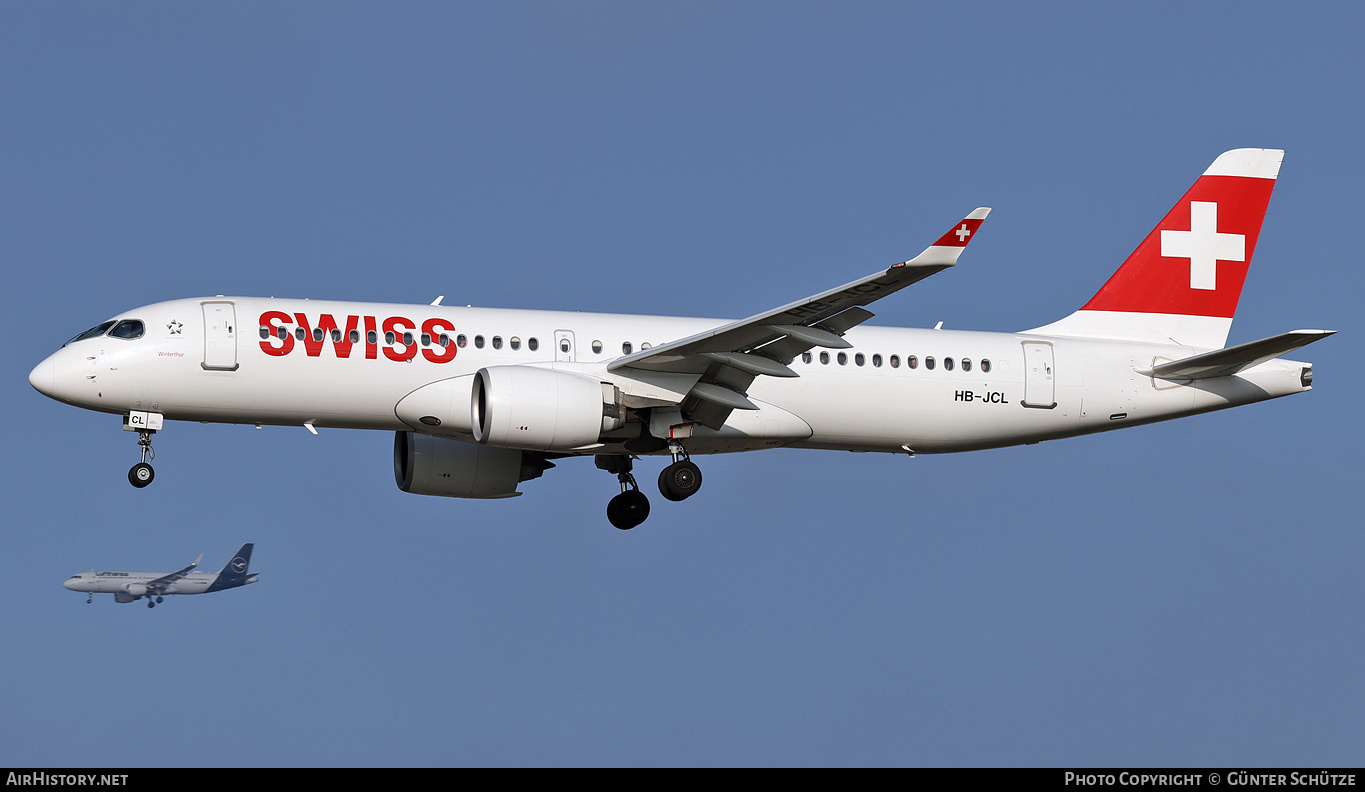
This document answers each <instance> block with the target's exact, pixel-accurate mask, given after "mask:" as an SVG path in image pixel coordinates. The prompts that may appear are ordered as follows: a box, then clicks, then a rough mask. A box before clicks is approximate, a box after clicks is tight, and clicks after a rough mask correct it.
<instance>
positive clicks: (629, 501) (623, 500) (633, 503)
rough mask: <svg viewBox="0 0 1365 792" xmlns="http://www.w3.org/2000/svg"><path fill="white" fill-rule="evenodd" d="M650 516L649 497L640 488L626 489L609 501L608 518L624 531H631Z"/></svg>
mask: <svg viewBox="0 0 1365 792" xmlns="http://www.w3.org/2000/svg"><path fill="white" fill-rule="evenodd" d="M648 516H649V498H646V497H645V494H644V493H643V492H641V491H639V490H626V491H625V492H623V493H621V494H620V495H617V496H616V497H614V498H612V499H611V500H610V501H609V502H608V503H607V519H608V520H609V521H610V522H611V524H612V525H614V526H615V527H617V528H619V529H621V530H622V531H629V530H630V529H631V528H634V527H635V526H637V525H639V524H640V523H642V522H644V521H645V518H646V517H648Z"/></svg>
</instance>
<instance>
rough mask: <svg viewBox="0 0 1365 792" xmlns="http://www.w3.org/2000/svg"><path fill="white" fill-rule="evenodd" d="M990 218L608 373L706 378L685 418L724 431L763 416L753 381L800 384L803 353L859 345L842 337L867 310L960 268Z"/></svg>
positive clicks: (613, 366)
mask: <svg viewBox="0 0 1365 792" xmlns="http://www.w3.org/2000/svg"><path fill="white" fill-rule="evenodd" d="M990 211H991V210H990V209H989V208H986V207H981V208H979V209H976V210H975V211H973V212H972V213H971V214H969V215H967V216H966V217H965V218H963V219H962V221H961V222H959V223H957V224H955V225H954V226H953V228H952V230H950V231H949V232H948V233H946V234H944V235H943V236H942V237H940V238H939V240H938V241H937V242H935V243H934V244H932V245H930V246H929V247H928V248H925V250H924V252H923V253H920V254H919V255H918V256H916V257H914V258H912V259H910V260H909V261H903V262H901V263H899V264H894V265H892V266H891V267H890V268H889V269H887V270H886V271H884V272H876V273H873V274H872V275H869V276H867V277H865V278H862V279H860V280H856V281H853V282H852V283H847V284H844V285H843V286H840V287H838V288H836V289H830V290H829V291H826V292H821V293H820V294H816V295H814V296H812V297H807V298H806V299H804V300H797V301H796V302H794V303H790V304H788V305H784V306H782V307H780V308H774V309H773V310H770V311H764V312H763V313H760V314H755V315H754V316H751V317H749V318H748V319H742V320H740V321H738V322H731V323H730V324H727V325H722V326H720V327H717V328H714V329H711V330H707V331H705V332H702V333H698V334H696V335H693V336H688V337H687V338H682V339H679V340H677V341H672V342H669V343H667V344H660V345H659V346H656V347H652V348H650V349H645V350H641V351H639V352H636V353H634V354H631V355H626V356H624V357H620V358H617V359H616V360H614V361H612V362H611V363H610V364H608V366H607V370H608V371H613V372H617V373H619V374H624V375H626V376H629V375H630V370H631V369H637V370H641V371H663V372H672V373H681V374H697V375H700V379H698V380H697V382H696V384H695V385H693V386H692V389H691V391H690V392H689V393H688V395H687V398H685V399H684V400H683V402H682V405H681V406H682V412H683V415H684V416H685V417H687V419H688V420H691V421H697V422H699V423H702V424H705V425H706V426H709V427H711V428H712V429H719V428H720V427H721V426H722V425H723V424H724V423H725V419H726V418H727V417H729V415H730V411H731V410H735V409H740V410H754V409H757V406H756V405H755V404H754V403H753V402H751V401H749V399H748V398H747V391H748V388H749V384H750V383H752V382H753V380H754V377H756V376H759V375H767V376H772V377H795V376H798V375H797V373H796V372H795V371H793V370H792V369H790V368H789V367H788V366H787V364H788V363H790V362H791V361H792V359H793V358H795V357H796V356H797V355H799V354H801V353H802V352H806V351H808V350H810V349H811V348H813V347H817V346H818V347H827V348H830V349H847V348H848V347H850V346H852V345H851V344H849V343H848V342H847V341H845V340H844V339H843V338H842V336H843V334H844V333H845V332H846V331H848V329H849V328H851V327H854V326H855V325H858V324H861V323H863V322H865V321H867V320H868V319H870V318H872V316H873V314H872V312H871V311H868V310H866V309H865V308H863V307H862V306H865V305H868V304H870V303H873V302H875V301H877V300H880V299H881V298H883V297H886V296H887V295H889V294H894V293H895V292H898V291H900V290H901V289H903V288H905V287H906V286H909V285H911V284H913V283H918V282H919V281H921V280H924V279H925V278H927V277H929V276H930V275H933V274H934V273H936V272H942V271H943V270H945V269H947V268H949V267H951V266H953V265H954V264H956V263H957V259H958V256H960V255H961V254H962V250H963V249H964V248H966V247H967V242H968V241H970V239H971V237H972V236H973V235H974V234H975V233H976V230H977V229H978V228H979V227H980V226H981V222H982V221H983V220H985V219H986V215H988V214H990Z"/></svg>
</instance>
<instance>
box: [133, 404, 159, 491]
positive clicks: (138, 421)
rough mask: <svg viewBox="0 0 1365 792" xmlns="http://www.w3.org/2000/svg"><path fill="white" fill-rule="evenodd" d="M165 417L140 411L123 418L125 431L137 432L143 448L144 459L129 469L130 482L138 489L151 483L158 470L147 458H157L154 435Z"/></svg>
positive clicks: (138, 442)
mask: <svg viewBox="0 0 1365 792" xmlns="http://www.w3.org/2000/svg"><path fill="white" fill-rule="evenodd" d="M163 419H164V417H163V416H162V415H161V413H154V412H138V411H133V412H130V413H128V414H127V415H126V416H124V418H123V431H125V432H137V444H138V447H139V448H141V449H142V461H141V462H139V463H137V464H136V465H133V467H132V468H131V469H130V470H129V471H128V483H129V484H132V485H133V486H134V487H137V488H138V489H142V488H143V487H145V486H147V485H148V484H151V483H152V479H153V478H155V477H156V471H154V470H152V466H151V465H149V464H147V460H148V459H156V452H155V451H153V450H152V435H154V434H156V430H158V429H160V428H161V424H162V422H163Z"/></svg>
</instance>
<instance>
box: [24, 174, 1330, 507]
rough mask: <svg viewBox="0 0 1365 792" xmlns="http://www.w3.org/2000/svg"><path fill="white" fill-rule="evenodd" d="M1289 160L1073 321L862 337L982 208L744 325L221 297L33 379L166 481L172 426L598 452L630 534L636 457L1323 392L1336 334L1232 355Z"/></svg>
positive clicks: (137, 470)
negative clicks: (249, 427) (1330, 339)
mask: <svg viewBox="0 0 1365 792" xmlns="http://www.w3.org/2000/svg"><path fill="white" fill-rule="evenodd" d="M1283 156H1284V152H1282V151H1277V150H1271V149H1238V150H1236V151H1229V152H1227V153H1225V154H1223V155H1222V156H1220V157H1218V158H1217V159H1216V160H1215V161H1214V163H1213V164H1212V165H1211V166H1209V168H1208V170H1206V171H1205V172H1204V173H1203V175H1202V176H1200V178H1199V179H1198V180H1197V181H1196V182H1195V183H1194V186H1193V187H1191V188H1190V189H1189V191H1188V192H1186V193H1185V195H1184V197H1182V198H1181V199H1180V201H1179V202H1178V203H1176V205H1175V207H1174V208H1173V209H1171V210H1170V212H1169V213H1167V214H1166V216H1165V218H1164V219H1162V221H1161V222H1160V223H1159V224H1158V225H1157V227H1156V228H1155V229H1153V230H1152V232H1151V233H1150V234H1148V235H1147V238H1146V239H1144V240H1143V241H1142V244H1140V245H1139V246H1138V248H1137V250H1135V251H1133V253H1132V255H1131V256H1129V257H1128V259H1127V260H1126V261H1124V263H1123V264H1122V266H1120V267H1119V269H1118V271H1117V272H1115V273H1114V275H1113V276H1112V277H1111V278H1110V279H1109V281H1108V282H1107V283H1105V284H1104V286H1103V287H1102V288H1101V289H1100V290H1099V292H1098V293H1097V294H1096V295H1095V296H1094V297H1093V298H1092V299H1091V300H1090V301H1089V302H1088V303H1086V304H1085V305H1084V306H1082V307H1081V308H1080V310H1078V311H1076V312H1075V313H1073V314H1071V315H1070V316H1067V317H1064V318H1062V319H1061V320H1059V321H1056V322H1052V323H1051V324H1047V325H1044V326H1041V327H1037V328H1034V329H1032V330H1025V331H1021V332H1017V333H988V332H965V331H953V330H940V329H938V328H935V329H932V330H921V329H902V328H891V327H868V326H866V325H864V322H866V321H867V320H868V319H870V318H871V317H872V315H873V314H872V313H871V312H870V311H869V310H867V306H868V305H870V304H871V303H873V302H875V301H877V300H879V299H881V298H883V297H886V296H887V295H890V294H892V293H893V292H896V291H899V290H900V289H902V288H904V287H906V286H909V285H911V284H913V283H916V282H918V281H920V280H923V279H924V278H927V277H929V276H930V275H933V274H934V273H936V272H939V271H941V270H944V269H947V268H948V267H951V266H953V265H954V264H955V263H957V259H958V256H959V255H960V254H961V253H962V251H963V249H964V248H965V247H966V245H967V243H968V242H970V241H971V239H972V237H973V236H974V235H975V234H976V232H977V230H978V229H979V228H980V226H981V223H982V221H983V220H984V219H985V217H986V215H987V213H988V212H989V211H990V210H988V209H985V208H982V209H977V210H976V211H974V212H972V213H971V214H969V215H967V216H966V217H965V218H963V219H962V220H961V221H960V222H958V223H955V224H954V225H953V227H952V228H951V229H950V230H949V231H948V232H947V233H946V234H944V235H943V236H942V237H941V238H940V239H939V240H938V241H936V242H934V244H932V245H930V246H929V247H928V248H927V249H925V251H924V252H923V253H921V254H919V255H918V256H916V257H915V258H912V259H910V260H909V261H905V262H902V263H900V264H896V265H893V266H892V267H890V268H889V269H886V270H884V271H878V272H876V273H873V274H872V275H869V276H868V277H865V278H862V279H859V280H856V281H853V282H852V283H849V284H847V285H844V286H840V287H838V288H835V289H831V290H829V291H826V292H822V293H820V294H816V295H814V296H811V297H808V298H806V299H803V300H798V301H796V302H794V303H791V304H789V305H784V306H782V307H780V308H774V309H772V310H769V311H763V312H762V313H758V314H755V315H754V316H751V317H749V318H748V319H743V320H740V321H726V320H719V319H694V318H683V317H669V316H630V315H621V314H590V313H573V312H551V311H526V310H506V309H489V308H458V307H447V306H443V305H441V304H440V303H441V299H440V298H438V299H437V300H436V301H435V302H433V303H432V304H430V305H426V306H413V305H386V304H377V303H356V302H331V301H319V300H311V301H310V300H293V299H274V298H271V299H261V298H255V297H223V296H218V297H210V298H197V299H184V300H173V301H170V302H162V303H157V304H155V305H148V306H144V307H141V308H135V309H133V310H131V311H127V312H124V313H120V314H119V315H117V316H115V317H113V318H112V319H110V320H108V321H106V322H102V323H100V324H99V325H96V326H95V327H93V328H91V329H90V330H88V331H86V332H84V333H81V334H80V335H78V336H76V337H75V338H73V339H72V340H71V341H69V342H67V344H66V345H65V346H63V347H62V348H61V349H59V350H58V351H56V352H55V353H53V354H52V355H51V356H50V357H48V358H47V359H46V360H44V361H43V362H42V363H40V364H39V365H38V366H37V367H36V368H35V369H33V372H32V374H30V375H29V381H30V382H31V383H32V384H33V387H35V388H37V389H38V390H39V391H40V392H42V393H44V394H46V395H48V396H50V397H52V398H54V399H57V400H60V401H63V402H66V403H67V404H72V405H75V406H77V407H83V408H86V409H89V410H97V411H100V412H108V413H114V414H120V415H122V416H123V417H124V428H125V429H127V430H129V431H136V432H138V435H139V444H140V446H141V448H142V462H140V463H138V464H137V465H134V466H133V468H132V470H131V471H129V479H130V480H131V481H132V483H133V485H134V486H138V487H142V486H146V485H147V484H148V483H149V482H150V481H151V480H152V475H153V472H152V468H151V466H150V465H148V464H147V455H148V453H149V452H150V450H151V437H152V434H153V433H154V432H156V431H158V430H160V429H161V428H162V425H163V424H162V422H163V420H166V419H170V420H180V421H213V422H221V423H248V424H257V425H261V424H273V425H293V426H299V425H302V426H304V427H306V428H307V429H308V430H309V431H312V432H315V433H316V428H317V427H342V428H352V429H377V430H386V431H393V432H396V439H395V443H394V472H395V476H396V478H397V482H398V486H399V487H400V488H401V489H402V490H403V491H404V492H412V493H418V494H424V495H443V496H447V497H457V498H508V497H513V496H515V495H519V494H520V493H519V492H518V489H517V487H518V485H519V484H520V483H521V482H523V481H527V480H529V479H534V478H537V477H539V476H540V475H541V474H542V473H543V472H544V471H545V470H546V469H548V468H551V467H554V461H555V460H559V459H561V458H565V457H571V456H593V457H595V458H596V463H597V466H598V467H599V468H601V469H603V470H606V471H608V472H609V473H612V474H615V476H616V477H617V479H618V481H619V483H620V488H621V492H620V494H619V495H616V496H615V497H613V498H612V499H611V502H610V503H609V504H608V506H607V516H608V519H610V521H611V523H612V524H613V525H615V526H616V527H617V528H622V529H627V528H633V527H634V526H636V525H639V524H640V523H641V522H643V521H644V519H645V518H646V516H647V515H648V514H649V501H648V499H646V497H645V495H644V493H642V492H640V490H639V487H638V486H637V485H636V482H635V477H634V476H633V475H632V473H631V471H632V465H633V460H634V459H636V458H638V457H639V456H640V455H649V454H657V455H668V456H670V457H671V458H672V462H671V464H669V465H667V467H665V468H664V469H663V472H662V473H661V475H660V476H659V489H660V491H661V492H662V493H663V496H664V497H665V498H668V499H669V500H674V501H679V500H683V499H684V498H688V497H690V496H692V495H693V494H695V493H696V492H697V490H698V488H699V487H700V486H701V478H702V477H701V471H700V469H699V468H698V467H697V465H696V463H695V462H693V461H692V460H691V458H690V457H691V456H692V455H701V454H715V453H724V452H731V451H750V450H755V449H761V448H779V447H790V448H818V449H841V450H850V451H883V452H889V453H903V454H923V453H947V452H952V451H972V450H976V449H984V448H997V447H1001V446H1010V445H1018V444H1022V443H1036V442H1039V441H1041V440H1053V439H1056V438H1061V437H1071V436H1075V435H1082V434H1088V433H1092V432H1102V431H1105V430H1109V429H1118V428H1122V427H1127V426H1135V425H1138V424H1144V423H1151V422H1153V421H1162V420H1167V419H1170V418H1179V417H1183V416H1186V415H1193V414H1195V413H1202V412H1209V411H1211V410H1220V409H1223V408H1225V407H1235V406H1237V405H1241V404H1248V403H1251V402H1256V401H1262V400H1264V399H1272V398H1276V397H1278V396H1285V395H1288V394H1291V393H1298V392H1300V391H1306V390H1309V389H1310V383H1311V382H1312V379H1313V369H1312V366H1311V365H1310V364H1308V363H1297V362H1293V361H1289V360H1284V359H1281V358H1280V356H1281V355H1284V354H1286V353H1288V352H1290V351H1292V350H1294V349H1297V348H1298V347H1301V346H1304V345H1305V344H1309V343H1311V342H1313V341H1316V340H1318V339H1320V338H1323V337H1325V336H1327V335H1330V334H1331V331H1324V330H1296V331H1292V332H1288V333H1282V334H1280V335H1276V336H1272V337H1270V338H1265V339H1262V340H1259V341H1252V342H1250V343H1245V344H1239V345H1236V346H1233V347H1225V346H1224V345H1225V343H1226V341H1227V337H1228V331H1229V329H1230V328H1231V326H1232V318H1233V314H1234V312H1235V311H1236V308H1237V300H1238V297H1239V296H1240V295H1241V292H1242V284H1243V281H1244V280H1245V278H1246V275H1247V268H1248V266H1249V265H1250V262H1251V255H1252V252H1253V251H1254V250H1255V249H1256V239H1257V236H1258V235H1259V233H1260V230H1261V220H1262V218H1263V217H1264V215H1265V211H1266V206H1267V204H1268V203H1269V201H1270V193H1271V190H1272V189H1273V188H1274V186H1275V178H1276V176H1277V175H1278V173H1279V169H1280V162H1281V160H1282V159H1283Z"/></svg>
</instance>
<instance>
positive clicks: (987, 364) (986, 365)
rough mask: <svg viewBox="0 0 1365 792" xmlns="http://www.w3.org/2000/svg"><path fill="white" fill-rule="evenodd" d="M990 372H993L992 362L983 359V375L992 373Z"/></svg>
mask: <svg viewBox="0 0 1365 792" xmlns="http://www.w3.org/2000/svg"><path fill="white" fill-rule="evenodd" d="M990 370H991V362H990V361H989V360H987V359H985V358H981V373H983V374H984V373H986V372H988V371H990Z"/></svg>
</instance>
